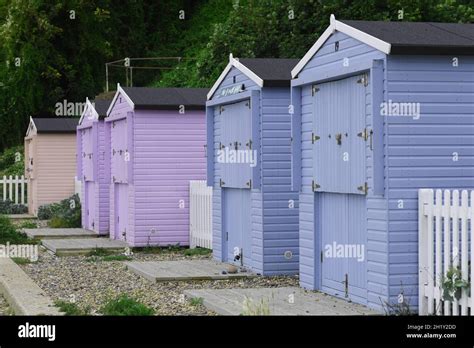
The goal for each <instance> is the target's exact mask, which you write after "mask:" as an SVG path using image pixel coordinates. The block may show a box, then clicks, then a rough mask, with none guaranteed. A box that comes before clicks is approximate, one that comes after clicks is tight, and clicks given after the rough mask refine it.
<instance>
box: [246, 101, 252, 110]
mask: <svg viewBox="0 0 474 348" xmlns="http://www.w3.org/2000/svg"><path fill="white" fill-rule="evenodd" d="M245 105H246V106H248V108H249V109H251V108H252V101H251V100H249V101H248V102H247V103H245Z"/></svg>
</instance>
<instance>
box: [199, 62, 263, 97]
mask: <svg viewBox="0 0 474 348" xmlns="http://www.w3.org/2000/svg"><path fill="white" fill-rule="evenodd" d="M232 67H236V68H237V69H239V70H240V71H241V72H242V73H243V74H245V75H247V76H248V78H249V79H251V80H252V81H253V82H255V83H256V84H257V85H258V86H260V87H263V80H262V79H261V78H260V77H259V76H258V75H257V74H255V73H254V72H253V71H252V70H250V69H249V68H247V67H246V66H245V65H243V64H242V63H241V62H239V59H238V58H234V57H233V56H232V53H231V54H229V63H228V64H227V66H226V67H225V69H224V71H222V73H221V74H220V75H219V78H218V79H217V81H216V82H215V83H214V85H213V86H212V88H211V90H210V91H209V93H207V100H210V99H211V98H212V96H213V95H214V93H215V92H216V90H217V88H219V86H220V84H221V83H222V81H224V79H225V77H226V76H227V74H228V73H229V71H230V69H232Z"/></svg>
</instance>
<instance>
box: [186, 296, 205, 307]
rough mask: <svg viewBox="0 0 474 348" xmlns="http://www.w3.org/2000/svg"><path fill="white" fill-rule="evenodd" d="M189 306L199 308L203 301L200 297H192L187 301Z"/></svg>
mask: <svg viewBox="0 0 474 348" xmlns="http://www.w3.org/2000/svg"><path fill="white" fill-rule="evenodd" d="M189 303H190V304H191V306H201V305H202V304H203V303H204V299H203V298H202V297H193V298H191V299H190V300H189Z"/></svg>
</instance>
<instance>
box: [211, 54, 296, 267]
mask: <svg viewBox="0 0 474 348" xmlns="http://www.w3.org/2000/svg"><path fill="white" fill-rule="evenodd" d="M297 62H298V61H297V60H294V59H240V60H239V59H236V58H233V57H232V55H231V56H230V59H229V64H228V65H227V67H226V68H225V70H224V71H223V72H222V74H221V75H220V77H219V78H218V80H217V81H216V83H215V84H214V86H213V87H212V89H211V90H210V92H209V94H208V101H207V113H206V116H207V148H208V151H207V152H208V153H207V160H208V162H207V174H208V185H209V186H213V187H214V190H213V192H214V193H213V251H214V258H215V259H217V260H220V261H224V262H231V263H236V264H237V265H240V266H243V267H244V268H248V269H251V270H253V271H255V272H257V273H260V274H263V275H276V274H297V273H298V251H299V249H298V193H297V192H292V191H291V117H290V114H289V104H290V80H291V69H292V68H294V66H295V65H296V63H297Z"/></svg>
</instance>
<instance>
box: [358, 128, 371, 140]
mask: <svg viewBox="0 0 474 348" xmlns="http://www.w3.org/2000/svg"><path fill="white" fill-rule="evenodd" d="M357 136H358V137H361V138H362V139H364V140H365V141H367V139H369V131H368V130H367V128H364V130H363V131H362V132H360V133H357Z"/></svg>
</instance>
